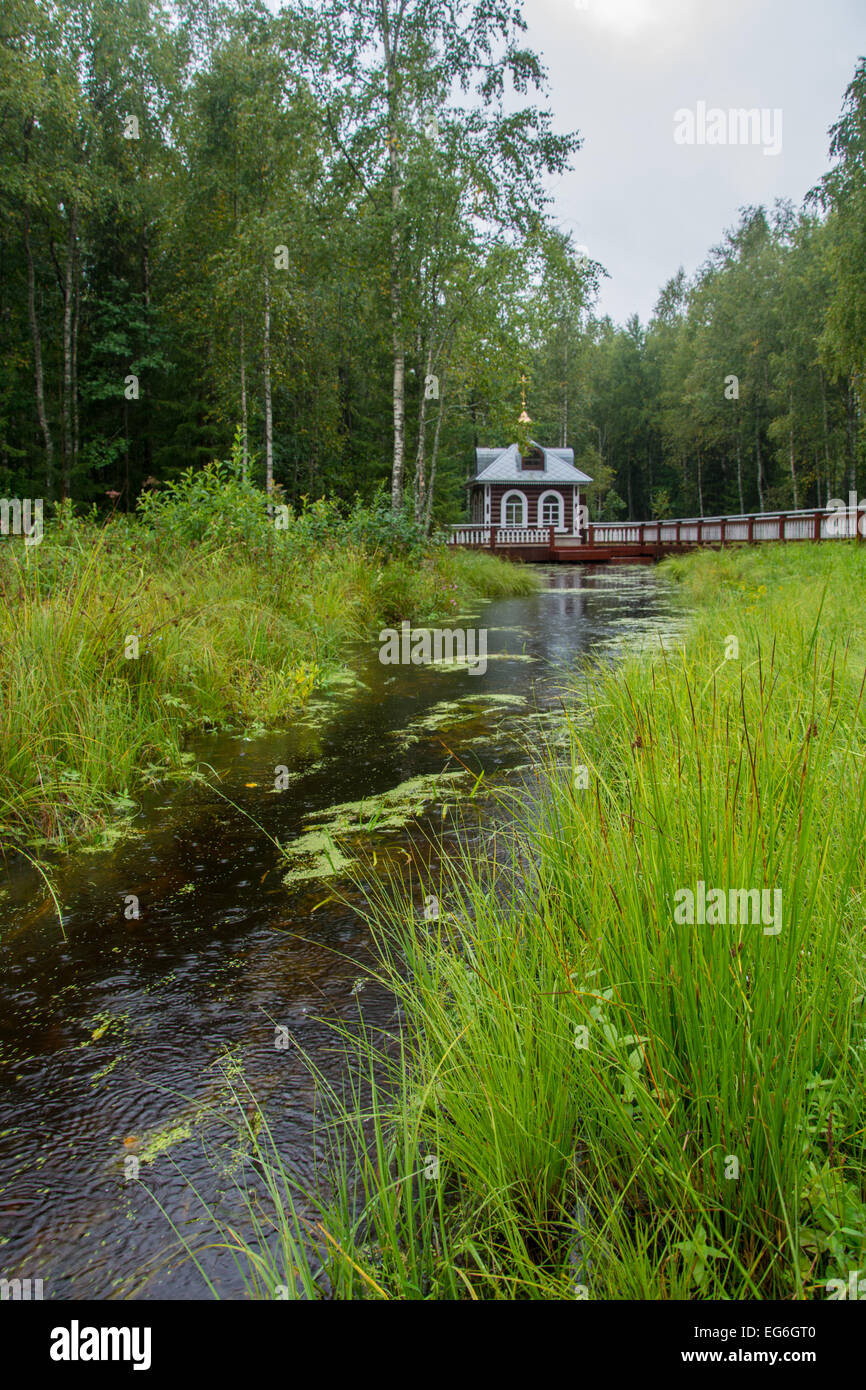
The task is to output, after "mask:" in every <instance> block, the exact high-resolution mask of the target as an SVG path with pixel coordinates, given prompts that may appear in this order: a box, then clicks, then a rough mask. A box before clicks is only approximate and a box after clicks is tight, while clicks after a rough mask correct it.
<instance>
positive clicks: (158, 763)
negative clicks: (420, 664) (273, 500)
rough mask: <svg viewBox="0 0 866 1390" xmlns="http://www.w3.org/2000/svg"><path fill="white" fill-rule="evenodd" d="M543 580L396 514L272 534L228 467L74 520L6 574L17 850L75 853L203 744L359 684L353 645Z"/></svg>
mask: <svg viewBox="0 0 866 1390" xmlns="http://www.w3.org/2000/svg"><path fill="white" fill-rule="evenodd" d="M535 583H536V581H535V580H534V578H533V577H532V575H531V574H530V573H529V572H527V571H524V570H520V569H518V568H517V567H514V566H510V565H507V564H505V563H504V562H502V561H498V560H496V559H494V558H491V557H489V556H482V555H474V554H471V553H468V552H449V551H446V550H445V549H444V547H442V546H437V545H430V544H426V543H424V541H423V539H422V538H421V537H420V536H419V535H418V534H417V532H416V531H415V529H414V528H413V526H412V524H411V523H409V522H406V521H405V520H404V519H402V518H397V519H391V518H390V517H389V515H388V513H387V510H386V509H383V508H378V509H377V508H361V507H356V508H355V509H354V511H353V512H352V514H351V516H350V517H349V518H348V519H343V518H341V517H340V516H339V515H338V513H337V511H336V508H334V507H332V506H331V505H329V504H325V503H318V504H314V505H313V506H312V507H310V508H308V509H307V510H306V511H305V512H304V513H303V514H302V515H301V516H298V517H296V516H293V515H289V513H288V512H287V511H286V509H283V510H282V512H280V513H278V515H277V517H276V518H274V519H270V518H268V516H267V515H266V512H265V508H264V499H263V497H262V494H261V493H259V492H258V491H257V490H256V489H255V488H253V487H252V486H251V485H247V484H245V483H242V482H241V481H240V480H239V479H238V478H237V477H236V476H235V475H233V473H232V472H231V470H230V469H227V468H225V467H223V466H220V465H212V466H211V467H209V468H208V469H204V470H198V471H197V472H196V473H194V474H193V473H190V474H188V475H187V476H186V477H185V478H184V479H182V480H181V482H180V483H179V484H176V485H174V486H173V487H170V488H167V489H164V490H163V491H162V492H161V493H159V494H153V495H150V496H148V497H147V498H146V499H145V501H144V504H143V505H142V507H141V509H140V511H139V513H138V514H137V515H135V516H132V517H127V516H120V515H117V516H115V517H113V518H112V519H111V520H109V521H108V522H104V523H98V522H97V521H96V519H95V518H89V519H88V518H83V517H80V516H79V517H74V516H71V515H67V516H66V517H65V518H63V519H62V521H60V522H57V523H53V524H51V525H48V526H47V527H46V531H45V534H44V537H43V538H42V540H41V542H40V543H39V544H35V545H31V546H26V545H24V543H23V542H22V541H19V540H12V539H7V541H6V542H5V545H4V548H3V553H2V559H0V592H2V599H3V602H2V605H0V687H2V689H3V703H2V709H0V839H2V842H3V844H4V846H5V847H6V849H7V850H8V849H14V848H15V847H17V846H21V845H23V846H26V847H27V848H28V849H29V850H30V851H31V852H32V850H33V848H34V847H35V849H36V851H37V852H38V853H41V852H43V851H45V850H46V849H53V848H55V847H60V848H66V847H68V846H69V845H71V844H72V843H73V842H75V841H76V840H80V839H82V838H83V837H86V836H89V835H92V834H93V832H94V831H95V830H97V829H98V828H99V827H101V826H110V825H111V824H112V823H114V822H116V821H117V820H119V819H120V820H122V819H123V817H124V816H125V815H127V814H128V813H129V812H130V811H131V810H133V809H134V807H135V797H136V794H137V792H139V791H140V789H141V788H142V787H143V786H146V785H148V784H153V783H154V782H156V781H158V780H161V779H163V778H164V777H166V776H175V777H176V776H180V775H188V774H189V773H190V772H191V771H193V770H194V769H193V766H192V765H193V758H192V755H191V754H190V753H188V752H187V751H186V750H185V742H186V739H187V736H188V735H189V734H190V733H191V732H192V731H194V730H196V729H202V728H222V729H234V730H238V731H239V730H262V729H265V728H273V727H278V726H279V725H280V724H285V722H286V721H288V720H291V719H292V718H295V717H297V715H298V714H299V713H300V712H302V711H303V709H304V707H305V706H306V704H307V702H308V701H309V699H310V697H311V696H312V695H313V693H314V692H320V693H321V694H322V695H325V696H327V695H328V694H329V693H333V692H334V691H337V690H339V689H341V688H345V687H346V685H347V684H348V685H351V682H352V677H351V674H350V673H349V672H348V671H347V669H346V667H345V665H344V664H343V656H344V653H345V648H346V646H347V644H348V643H349V642H351V641H353V640H356V639H360V638H368V637H370V636H371V635H375V632H376V631H377V629H378V628H379V627H381V626H382V625H385V624H390V623H394V622H399V621H400V620H402V619H409V620H410V621H412V622H415V623H435V622H442V623H444V624H446V625H448V623H449V622H451V621H453V620H454V619H455V618H456V617H457V616H458V615H459V614H460V612H461V611H462V610H463V609H464V608H466V607H467V606H471V605H472V604H474V603H476V602H477V601H478V600H480V599H482V598H489V597H494V596H499V595H502V594H507V593H527V592H530V591H531V590H532V588H533V587H534V586H535Z"/></svg>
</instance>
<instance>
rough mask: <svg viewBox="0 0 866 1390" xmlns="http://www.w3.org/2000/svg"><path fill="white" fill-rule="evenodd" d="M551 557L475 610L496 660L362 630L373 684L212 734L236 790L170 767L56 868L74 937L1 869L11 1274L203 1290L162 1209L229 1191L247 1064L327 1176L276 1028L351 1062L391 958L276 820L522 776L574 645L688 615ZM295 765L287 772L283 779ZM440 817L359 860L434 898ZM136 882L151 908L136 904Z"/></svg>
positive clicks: (79, 1293)
mask: <svg viewBox="0 0 866 1390" xmlns="http://www.w3.org/2000/svg"><path fill="white" fill-rule="evenodd" d="M540 573H542V574H543V576H544V582H545V583H546V584H547V585H548V586H549V587H548V590H547V591H546V592H543V593H540V594H538V595H534V596H532V597H529V598H519V599H508V600H501V601H497V602H493V603H490V604H487V605H485V606H484V608H483V610H482V612H481V614H480V616H478V617H473V618H472V619H471V622H472V625H473V626H478V627H484V628H486V629H487V630H488V633H489V638H488V641H489V652H490V654H491V657H492V659H491V660H490V661H489V664H488V668H487V672H486V674H485V675H483V676H473V675H470V674H469V673H468V672H467V671H466V670H436V669H432V668H430V667H423V666H409V667H400V666H383V665H381V664H380V662H379V660H378V643H370V644H369V645H368V646H366V647H364V648H360V649H359V650H358V651H357V652H356V653H354V655H353V665H354V669H355V671H356V672H357V674H358V676H359V678H360V680H361V681H362V682H363V687H358V688H356V689H354V690H352V691H348V692H347V691H343V692H340V693H337V694H335V695H334V696H333V697H332V698H331V699H330V700H328V701H326V702H324V706H323V707H321V708H319V709H317V710H315V711H313V712H311V713H310V715H309V717H307V718H306V719H304V720H299V721H298V722H296V723H295V724H294V725H293V726H292V727H291V728H290V729H287V730H286V731H283V732H279V733H267V734H262V735H261V736H258V737H247V738H240V737H228V736H226V735H212V736H207V737H201V738H199V739H197V740H196V742H195V745H194V747H193V751H194V752H195V753H196V755H197V757H198V758H200V759H201V760H203V761H205V762H207V763H208V764H209V765H210V766H211V768H212V769H213V778H212V780H213V782H214V784H215V785H216V786H218V787H219V789H220V792H221V793H222V795H220V794H218V793H217V792H216V791H214V790H212V789H209V788H208V787H201V786H190V785H186V786H184V787H182V788H178V787H168V786H166V787H163V788H161V789H160V790H159V791H157V792H155V793H150V794H148V796H147V797H146V798H144V799H143V800H142V803H141V809H140V812H139V814H138V815H137V817H136V820H135V822H134V828H135V831H136V833H135V835H134V836H133V837H132V838H130V839H127V840H123V841H121V842H119V843H118V844H117V845H116V846H115V847H114V848H113V849H111V850H106V851H102V852H99V853H95V854H89V855H84V854H82V855H78V856H76V857H75V858H74V860H72V861H70V862H68V863H67V864H65V865H64V866H63V867H62V869H58V870H55V871H54V872H55V882H56V884H57V887H58V892H59V896H60V900H61V903H62V905H63V918H64V925H65V930H66V936H67V940H64V939H63V935H62V932H61V929H60V926H59V924H58V921H57V915H56V912H55V911H54V906H53V903H52V902H51V899H50V898H49V896H48V894H47V892H46V889H45V885H44V883H43V881H42V880H41V878H39V877H38V876H37V875H36V874H35V873H34V872H33V871H31V870H30V869H27V870H26V871H23V870H19V871H17V872H16V873H15V874H13V875H12V876H11V877H8V878H6V879H5V882H4V896H3V897H2V898H0V924H2V944H0V1276H5V1277H7V1278H12V1277H19V1278H31V1279H42V1280H43V1284H44V1296H45V1298H56V1299H63V1298H71V1297H79V1298H100V1299H101V1298H106V1297H129V1296H134V1297H135V1296H137V1297H145V1298H148V1297H149V1298H156V1297H168V1298H200V1297H207V1296H209V1295H208V1291H207V1287H206V1285H205V1283H204V1282H203V1280H202V1277H201V1275H200V1274H199V1272H198V1271H197V1270H196V1269H195V1267H194V1266H193V1265H192V1263H191V1262H190V1261H189V1260H187V1259H185V1258H184V1257H183V1253H182V1251H179V1249H178V1244H177V1240H176V1237H175V1236H174V1234H173V1232H172V1229H171V1225H170V1224H169V1220H168V1217H170V1218H171V1221H172V1222H174V1223H175V1225H176V1226H177V1227H178V1229H180V1230H182V1231H184V1232H187V1233H189V1232H192V1231H193V1229H194V1227H193V1225H192V1223H193V1222H194V1221H195V1220H196V1219H197V1217H198V1216H200V1207H199V1205H198V1202H197V1200H196V1198H195V1196H194V1194H193V1192H192V1190H191V1185H194V1186H195V1187H196V1188H197V1189H198V1191H199V1193H200V1194H201V1195H202V1196H203V1197H204V1198H205V1200H206V1201H207V1203H208V1205H209V1206H210V1207H211V1208H213V1209H214V1210H215V1211H216V1212H217V1214H218V1215H220V1216H230V1215H232V1214H233V1205H232V1193H233V1178H232V1172H233V1169H234V1167H235V1160H236V1159H237V1160H238V1161H239V1153H236V1152H235V1149H236V1148H237V1143H238V1118H237V1110H236V1107H235V1104H234V1101H233V1099H232V1089H233V1088H234V1089H237V1088H238V1087H239V1086H241V1087H242V1086H244V1085H246V1086H248V1087H249V1088H250V1090H251V1091H252V1093H253V1094H254V1095H255V1097H256V1099H257V1101H258V1102H259V1103H260V1104H261V1105H262V1106H263V1107H264V1109H265V1113H266V1115H267V1118H268V1123H269V1125H270V1126H271V1128H272V1131H273V1134H274V1137H275V1139H276V1140H277V1142H278V1146H279V1149H280V1152H281V1154H282V1155H284V1157H285V1159H286V1162H287V1164H288V1165H289V1166H290V1167H291V1169H292V1170H293V1171H294V1172H295V1173H297V1174H299V1175H301V1176H305V1177H308V1178H309V1177H310V1176H311V1174H312V1173H313V1166H314V1157H315V1148H316V1144H317V1143H320V1142H321V1140H320V1138H319V1137H318V1127H317V1095H316V1089H315V1087H314V1085H313V1082H312V1081H311V1078H310V1074H309V1072H308V1070H307V1069H306V1067H305V1066H304V1065H303V1062H302V1060H301V1059H300V1057H299V1055H298V1052H297V1050H296V1048H295V1047H294V1046H290V1047H289V1048H288V1049H282V1048H281V1049H278V1048H277V1047H276V1046H275V1037H276V1034H275V1025H277V1024H278V1025H280V1026H282V1027H283V1028H285V1029H287V1030H288V1033H289V1035H290V1037H291V1038H292V1039H293V1040H294V1042H295V1043H297V1044H298V1045H299V1046H300V1047H301V1048H302V1049H304V1050H305V1051H306V1052H308V1053H309V1054H310V1055H311V1056H312V1057H313V1059H314V1060H315V1062H316V1063H317V1065H318V1066H319V1067H320V1068H321V1069H322V1071H323V1072H324V1073H325V1075H326V1076H328V1077H329V1078H330V1079H332V1080H334V1081H335V1082H339V1079H340V1077H341V1075H342V1074H343V1073H344V1071H345V1066H346V1063H345V1060H344V1057H343V1055H342V1054H341V1049H340V1046H339V1045H338V1043H337V1042H336V1040H335V1038H334V1034H333V1030H332V1029H331V1028H329V1026H328V1024H329V1020H330V1021H331V1022H333V1021H334V1020H339V1019H343V1020H347V1021H350V1022H351V1021H352V1020H357V1019H358V1016H359V1011H361V1010H362V1011H363V1017H364V1021H365V1024H368V1025H370V1026H372V1027H379V1028H384V1029H387V1028H388V1027H389V1026H393V1023H394V1018H395V1014H394V1003H393V1000H392V998H391V997H390V996H389V995H387V994H386V992H385V991H384V990H382V989H381V988H380V987H378V986H377V985H376V984H375V983H374V982H370V983H367V984H363V983H362V986H361V987H360V989H359V988H358V985H357V982H358V981H359V980H361V981H362V982H363V981H364V980H365V979H366V976H365V971H367V970H368V969H369V968H370V965H371V962H372V960H373V957H372V954H371V943H370V941H369V938H368V932H367V930H366V927H365V926H364V923H363V922H362V920H361V918H360V916H359V914H358V912H357V911H356V910H355V909H354V907H353V906H352V904H353V903H359V904H360V901H361V899H362V897H363V892H362V890H361V889H359V888H358V886H357V885H352V884H350V883H348V882H347V881H345V880H340V879H339V878H338V879H336V880H334V879H331V880H328V879H322V878H318V879H309V880H299V881H296V882H293V883H292V884H291V885H288V886H287V885H286V884H285V883H284V882H283V874H284V873H285V871H286V863H285V861H284V860H283V858H282V856H281V854H280V852H279V849H278V847H277V845H275V844H274V843H273V840H272V839H271V838H269V836H270V837H273V839H274V840H277V841H278V842H279V843H281V844H286V843H288V844H291V842H293V841H295V840H296V837H298V836H299V835H302V834H305V833H308V832H309V831H310V830H314V829H315V828H316V825H317V822H315V821H314V820H311V819H310V817H314V816H315V815H316V814H317V813H321V812H324V811H325V810H327V808H329V807H333V806H334V805H335V804H338V803H347V802H353V803H354V802H358V801H361V800H365V801H368V800H370V799H375V798H376V797H378V796H379V795H380V794H381V793H383V792H387V791H388V790H389V789H391V788H395V787H397V786H399V785H401V784H403V783H406V782H407V781H409V780H410V779H414V778H416V777H418V776H420V775H421V774H431V773H436V774H438V773H441V772H442V771H443V770H446V771H448V770H452V771H453V770H455V769H457V768H458V767H459V763H458V761H456V760H458V759H459V760H461V761H462V762H463V763H464V764H466V765H467V766H469V767H471V768H472V769H473V770H475V769H477V770H481V769H483V770H484V771H485V772H486V773H488V774H491V775H493V776H494V777H505V778H507V777H508V776H509V775H512V776H517V775H519V773H516V772H515V771H514V770H515V769H518V768H519V767H520V766H521V765H525V763H526V750H525V744H526V741H527V740H529V741H530V742H531V741H532V740H533V738H537V737H538V731H539V729H540V728H541V727H542V722H541V721H535V722H534V720H533V712H534V711H537V710H542V711H543V710H544V709H550V708H551V707H555V705H556V701H557V697H558V693H559V691H560V690H561V687H562V684H563V681H564V680H566V679H567V677H568V672H569V669H570V667H571V666H572V665H573V663H574V660H575V658H576V656H577V655H578V653H581V652H584V653H585V652H589V651H597V652H598V653H599V654H601V653H603V652H607V653H609V654H611V655H612V656H613V657H614V658H615V656H616V653H617V651H618V650H621V649H627V648H629V647H631V646H633V645H634V643H635V641H637V640H641V639H646V637H647V636H649V637H652V636H653V635H654V634H656V633H658V632H659V631H664V632H665V633H671V632H672V631H673V630H675V628H676V626H677V618H676V616H675V611H674V606H673V604H672V600H671V597H670V594H669V592H668V590H667V589H666V587H664V586H663V585H662V584H661V583H660V581H659V579H658V576H657V574H656V573H655V572H654V571H652V570H650V569H643V568H642V569H631V568H625V567H623V568H613V569H608V570H603V569H599V570H596V571H594V572H593V571H589V570H586V569H577V568H551V569H545V570H542V571H540ZM469 621H470V620H468V619H463V620H460V621H459V624H457V623H455V625H461V626H465V625H467V624H468V622H469ZM509 654H510V655H509ZM527 657H530V658H533V659H532V660H526V659H525V658H527ZM517 658H520V659H517ZM443 707H444V708H443ZM548 717H549V716H548ZM277 766H285V767H287V768H288V769H289V770H290V773H291V774H292V779H293V780H292V781H291V784H290V786H289V787H288V788H287V789H285V790H282V791H276V790H275V789H274V771H275V768H276V767H277ZM249 784H255V785H249ZM225 797H228V798H229V801H226V800H225V799H224V798H225ZM230 802H235V803H236V806H233V805H232V804H230ZM375 804H376V803H375V801H374V800H370V805H371V808H372V807H373V806H375ZM245 813H246V814H245ZM492 815H493V811H492V808H489V807H488V808H486V809H485V807H484V805H483V803H482V807H481V811H480V817H481V822H480V824H478V825H476V830H475V832H474V833H476V834H478V835H479V836H481V837H483V834H484V829H485V825H484V818H485V817H488V818H489V817H490V816H492ZM250 817H252V818H253V819H252V820H251V819H250ZM253 821H256V822H258V825H256V824H254V823H253ZM441 826H442V819H441V812H440V811H438V810H436V808H435V807H432V808H431V809H430V812H429V814H428V815H426V816H424V815H422V816H421V817H419V818H418V819H417V820H412V821H410V822H409V824H407V825H405V826H404V827H403V828H397V829H385V830H380V831H374V832H372V833H370V834H368V835H366V836H365V837H364V840H365V843H366V844H367V845H368V846H369V849H368V858H369V854H370V853H372V851H375V852H376V857H377V861H378V862H377V866H376V868H375V869H373V868H372V867H369V868H368V869H365V870H364V872H365V873H369V874H372V873H386V874H387V873H389V872H391V873H393V872H397V871H398V870H399V871H400V873H401V874H402V876H403V878H404V880H407V881H408V880H410V879H412V878H413V866H414V878H415V883H416V885H417V895H418V901H419V903H420V902H422V901H423V891H424V890H423V888H422V886H421V884H420V882H419V881H418V870H420V869H421V868H422V867H423V865H424V863H425V861H426V859H428V858H429V854H430V849H429V840H430V836H431V831H432V830H433V829H437V828H441ZM445 852H447V837H446V841H445ZM299 862H301V863H303V862H304V861H299ZM335 891H339V892H341V893H342V894H343V895H345V897H346V898H347V899H348V902H338V901H335V900H334V899H333V898H332V896H331V895H332V894H333V893H334V892H335ZM130 895H135V896H136V897H137V898H138V900H139V916H138V917H137V918H136V917H133V916H129V917H127V915H126V913H127V912H129V911H131V909H132V905H131V904H130V903H129V902H128V899H129V896H130ZM353 991H354V992H353ZM233 1144H234V1146H235V1148H234V1149H233ZM131 1158H138V1160H139V1168H138V1180H135V1178H134V1177H132V1176H131V1174H130V1173H129V1169H130V1163H129V1160H130V1159H131ZM154 1198H155V1199H156V1201H155V1200H154ZM157 1202H158V1203H159V1204H160V1206H161V1207H162V1208H163V1209H164V1212H165V1213H166V1214H163V1211H160V1209H159V1206H158V1205H157ZM203 1260H204V1263H205V1265H206V1267H207V1271H208V1274H209V1276H210V1277H211V1278H212V1279H213V1281H214V1283H215V1285H216V1287H217V1289H218V1291H219V1292H220V1294H221V1295H222V1296H223V1297H243V1296H244V1290H243V1284H242V1281H241V1279H240V1276H239V1275H238V1273H237V1272H236V1271H235V1269H234V1266H233V1264H232V1263H231V1261H230V1260H229V1259H228V1257H227V1256H225V1255H219V1254H217V1253H215V1252H211V1253H209V1254H207V1255H205V1256H204V1257H203Z"/></svg>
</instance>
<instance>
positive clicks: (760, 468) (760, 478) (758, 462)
mask: <svg viewBox="0 0 866 1390" xmlns="http://www.w3.org/2000/svg"><path fill="white" fill-rule="evenodd" d="M755 468H756V476H757V483H758V511H760V512H762V511H763V510H764V465H763V461H762V459H761V419H760V416H759V415H756V416H755Z"/></svg>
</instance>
